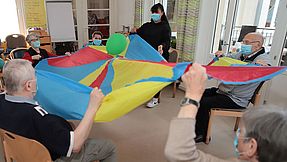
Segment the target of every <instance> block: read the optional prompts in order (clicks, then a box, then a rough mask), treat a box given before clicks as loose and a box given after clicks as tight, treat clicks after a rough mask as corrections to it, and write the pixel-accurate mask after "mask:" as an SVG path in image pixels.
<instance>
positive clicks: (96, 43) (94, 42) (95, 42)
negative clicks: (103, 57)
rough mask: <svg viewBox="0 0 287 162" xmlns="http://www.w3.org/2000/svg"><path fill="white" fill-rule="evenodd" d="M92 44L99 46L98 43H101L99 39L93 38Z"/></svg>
mask: <svg viewBox="0 0 287 162" xmlns="http://www.w3.org/2000/svg"><path fill="white" fill-rule="evenodd" d="M93 44H94V45H95V46H100V45H101V44H102V40H100V39H95V40H94V41H93Z"/></svg>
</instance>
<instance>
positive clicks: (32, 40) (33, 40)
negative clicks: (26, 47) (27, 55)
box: [31, 39, 39, 42]
mask: <svg viewBox="0 0 287 162" xmlns="http://www.w3.org/2000/svg"><path fill="white" fill-rule="evenodd" d="M38 40H39V39H31V42H35V41H38Z"/></svg>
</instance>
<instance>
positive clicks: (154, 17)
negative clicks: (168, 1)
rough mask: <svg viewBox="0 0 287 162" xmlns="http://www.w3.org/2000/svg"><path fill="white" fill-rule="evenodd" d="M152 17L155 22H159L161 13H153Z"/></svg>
mask: <svg viewBox="0 0 287 162" xmlns="http://www.w3.org/2000/svg"><path fill="white" fill-rule="evenodd" d="M151 19H152V20H153V21H154V22H159V21H160V14H157V13H153V14H151Z"/></svg>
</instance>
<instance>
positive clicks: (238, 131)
mask: <svg viewBox="0 0 287 162" xmlns="http://www.w3.org/2000/svg"><path fill="white" fill-rule="evenodd" d="M239 133H240V128H238V130H237V131H236V135H235V138H234V141H233V147H234V154H235V156H236V157H239V156H240V153H239V151H238V149H237V147H238V136H239Z"/></svg>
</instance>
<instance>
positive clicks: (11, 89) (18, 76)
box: [3, 59, 35, 94]
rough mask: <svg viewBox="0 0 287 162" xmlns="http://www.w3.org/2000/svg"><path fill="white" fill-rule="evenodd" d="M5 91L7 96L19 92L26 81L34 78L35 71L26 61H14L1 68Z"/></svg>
mask: <svg viewBox="0 0 287 162" xmlns="http://www.w3.org/2000/svg"><path fill="white" fill-rule="evenodd" d="M3 78H4V83H5V89H6V91H7V93H8V94H14V93H16V92H21V91H23V89H24V86H25V83H26V82H27V81H28V80H32V79H33V78H35V70H34V68H33V67H32V64H31V62H30V61H28V60H23V59H14V60H11V61H8V62H7V63H6V64H5V65H4V67H3Z"/></svg>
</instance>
